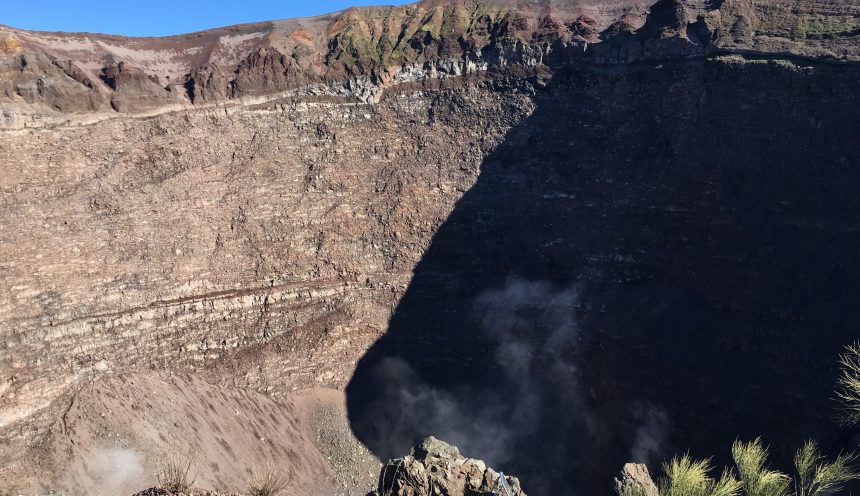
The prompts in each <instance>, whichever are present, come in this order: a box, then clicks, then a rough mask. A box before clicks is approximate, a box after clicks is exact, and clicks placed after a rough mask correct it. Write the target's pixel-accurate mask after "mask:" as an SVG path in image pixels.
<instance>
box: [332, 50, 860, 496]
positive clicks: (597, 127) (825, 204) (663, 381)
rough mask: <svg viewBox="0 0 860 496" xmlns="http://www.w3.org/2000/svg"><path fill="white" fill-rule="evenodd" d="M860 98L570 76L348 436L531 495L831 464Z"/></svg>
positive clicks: (441, 268) (452, 235) (733, 63)
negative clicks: (419, 447) (430, 446)
mask: <svg viewBox="0 0 860 496" xmlns="http://www.w3.org/2000/svg"><path fill="white" fill-rule="evenodd" d="M858 81H860V73H858V68H857V67H856V66H849V65H846V66H839V65H828V64H810V63H804V62H799V61H795V62H789V61H762V60H758V61H751V60H746V59H743V58H739V57H720V58H713V59H678V60H673V61H663V62H661V63H660V64H637V65H634V66H622V67H619V66H611V67H607V66H598V67H595V66H590V67H589V66H574V67H571V68H569V69H568V70H562V71H559V72H557V73H556V74H555V75H554V76H553V77H552V79H551V80H550V81H548V82H547V83H546V87H545V88H544V89H543V90H540V91H537V93H536V95H535V105H536V109H535V111H534V112H533V113H531V114H530V116H529V117H528V118H527V119H525V120H523V121H522V122H520V123H519V124H518V125H517V126H515V127H514V128H513V129H511V131H509V132H508V134H507V135H506V138H505V140H504V142H502V143H501V144H500V145H499V147H498V148H496V149H495V150H494V151H493V152H492V153H491V154H489V155H488V156H487V157H486V158H485V159H484V161H483V163H482V166H481V175H480V176H479V178H478V181H477V182H476V184H475V186H473V187H472V188H471V189H470V190H469V191H468V192H467V193H466V194H465V195H464V196H463V198H462V199H461V200H460V201H459V202H458V204H457V207H456V208H455V209H454V211H453V212H452V214H451V215H450V216H449V217H448V219H447V220H446V222H445V224H443V225H442V226H441V227H440V228H439V231H438V232H437V234H436V236H435V237H434V239H433V242H432V244H431V245H430V247H429V248H428V250H427V251H426V253H425V254H424V256H423V257H422V259H421V262H420V263H419V264H418V265H417V266H416V268H415V271H414V275H413V277H412V280H411V283H410V286H409V289H408V290H407V292H406V293H405V294H404V296H403V298H402V299H401V300H400V302H399V304H398V307H397V309H396V310H395V312H394V314H393V316H392V319H391V321H390V322H389V325H388V330H387V332H386V334H385V335H384V336H383V337H382V338H381V339H380V340H379V341H378V342H377V343H375V344H374V346H373V348H371V349H370V350H369V351H368V353H367V354H365V356H364V357H363V358H362V360H361V362H360V363H359V366H358V367H357V369H356V373H355V374H354V376H353V378H352V381H351V383H350V386H349V387H348V389H347V390H348V393H349V397H350V411H351V419H352V421H353V426H354V429H355V431H356V433H357V434H358V435H359V437H360V438H361V439H363V440H364V441H365V442H366V443H367V444H368V446H369V447H371V448H372V449H373V450H374V451H375V452H376V453H378V454H379V455H380V457H382V458H388V457H390V456H391V455H392V454H396V453H398V452H402V451H403V450H405V449H407V447H408V446H409V445H411V443H412V440H414V439H416V438H420V437H422V436H425V435H430V434H433V435H438V436H440V437H445V438H450V439H451V441H452V442H454V443H455V444H457V445H458V446H462V447H463V449H464V450H466V449H468V450H469V452H470V453H473V456H476V457H479V458H481V459H485V460H487V461H488V463H492V464H493V465H494V466H499V467H503V468H504V469H505V470H506V471H510V472H512V473H516V474H518V475H519V476H520V477H521V478H522V480H523V484H524V488H525V490H526V491H528V492H530V493H540V494H558V493H562V494H564V493H569V492H574V491H583V492H585V493H588V494H601V493H602V492H605V491H606V490H607V487H608V486H609V485H610V482H611V479H612V476H613V475H614V474H613V473H614V471H615V470H616V469H617V467H620V466H621V465H622V464H623V463H625V462H628V461H631V457H633V460H634V461H637V462H648V463H658V462H659V461H660V460H661V459H663V458H665V457H666V456H668V455H670V454H671V453H673V452H683V451H686V450H691V452H692V453H693V454H695V455H696V456H698V457H700V458H707V457H709V456H712V455H714V454H716V456H717V457H718V458H717V459H718V460H720V461H724V460H726V459H727V457H728V453H727V452H726V449H725V447H726V446H729V445H730V444H731V442H732V441H733V440H734V439H736V438H737V437H739V436H740V438H742V439H748V438H754V437H756V436H759V435H761V436H764V438H765V439H766V440H767V441H768V443H770V444H771V445H772V447H773V449H774V452H775V453H777V455H776V459H777V460H778V463H790V457H791V454H792V453H793V450H794V449H796V447H797V446H798V445H800V444H801V443H802V442H803V440H804V439H805V438H807V437H814V438H818V439H821V440H823V441H822V442H825V443H827V444H829V445H830V446H832V447H833V448H834V449H837V448H838V447H839V446H840V443H841V442H842V440H844V439H845V438H846V437H847V436H846V435H845V433H844V432H843V431H842V430H840V428H839V425H838V424H837V423H836V422H835V413H836V412H835V411H834V409H833V406H834V405H833V402H832V400H831V396H832V387H833V386H832V385H833V384H834V381H835V377H836V357H837V356H838V354H839V353H840V351H841V349H842V347H843V346H844V345H846V344H848V343H850V342H851V341H852V340H854V339H856V336H857V325H856V321H857V319H858V318H860V316H858V315H857V308H856V306H855V305H854V304H853V303H851V302H853V301H854V300H855V299H856V298H858V297H860V284H858V283H857V278H856V277H855V275H856V274H857V273H858V272H860V267H858V266H857V263H856V257H855V256H854V254H855V253H857V250H860V238H858V229H857V219H858V211H860V205H858V203H857V197H856V195H855V194H854V192H853V191H854V188H855V186H856V185H857V184H858V183H860V175H858V169H857V167H856V166H857V164H860V151H858V150H857V148H856V146H854V143H855V139H854V138H853V135H854V134H855V130H856V129H858V126H860V117H858V116H860V111H858V109H860V100H858V96H857V95H858V93H857V91H856V89H857V85H858ZM395 405H400V406H399V407H397V406H395ZM485 432H493V433H494V435H492V436H487V435H485V434H484V433H485ZM704 447H708V448H707V449H706V448H704ZM547 473H552V474H553V475H552V476H550V477H546V476H542V475H541V474H547ZM535 484H546V485H538V486H536V485H535Z"/></svg>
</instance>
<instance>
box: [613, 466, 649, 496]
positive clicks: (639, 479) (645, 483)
mask: <svg viewBox="0 0 860 496" xmlns="http://www.w3.org/2000/svg"><path fill="white" fill-rule="evenodd" d="M615 492H616V493H618V495H619V496H659V492H658V490H657V484H654V480H653V479H651V474H650V473H649V472H648V467H646V466H645V465H642V464H641V463H628V464H626V465H624V468H623V469H621V477H620V478H617V479H615Z"/></svg>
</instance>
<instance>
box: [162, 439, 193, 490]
mask: <svg viewBox="0 0 860 496" xmlns="http://www.w3.org/2000/svg"><path fill="white" fill-rule="evenodd" d="M194 458H195V453H194V451H193V450H181V449H170V450H168V451H166V452H164V453H163V454H162V456H161V459H159V460H158V463H157V465H156V473H155V476H156V478H157V479H158V486H159V487H161V488H162V489H166V490H168V491H170V492H173V493H182V494H190V493H191V489H192V488H193V487H194V476H193V475H192V474H191V467H192V466H193V465H194Z"/></svg>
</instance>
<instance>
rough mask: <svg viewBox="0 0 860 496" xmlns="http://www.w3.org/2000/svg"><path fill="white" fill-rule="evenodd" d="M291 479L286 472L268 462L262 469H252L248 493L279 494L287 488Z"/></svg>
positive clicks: (254, 494) (269, 495)
mask: <svg viewBox="0 0 860 496" xmlns="http://www.w3.org/2000/svg"><path fill="white" fill-rule="evenodd" d="M288 483H289V479H288V478H287V477H286V476H285V475H284V472H283V471H281V470H280V469H278V467H276V466H275V465H274V464H271V463H270V464H268V465H266V466H265V467H263V469H262V470H259V471H258V470H252V471H251V477H250V478H249V479H248V494H249V495H250V496H278V495H279V494H281V493H283V492H284V491H285V490H286V489H287V484H288Z"/></svg>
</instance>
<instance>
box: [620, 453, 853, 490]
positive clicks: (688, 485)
mask: <svg viewBox="0 0 860 496" xmlns="http://www.w3.org/2000/svg"><path fill="white" fill-rule="evenodd" d="M732 456H733V458H734V462H735V468H734V469H726V470H724V471H723V473H722V475H721V476H720V478H719V479H714V478H713V477H712V476H711V472H713V467H712V466H711V463H710V460H694V459H692V458H691V457H690V456H689V455H684V456H682V457H680V458H679V457H675V458H673V459H672V461H670V462H668V463H666V464H664V465H663V472H664V474H665V475H664V477H662V478H661V479H660V483H659V485H658V487H659V494H660V496H825V495H830V494H836V493H838V492H839V491H840V490H841V489H842V488H843V486H844V485H845V483H847V482H848V481H851V480H856V479H860V472H858V471H857V470H856V469H855V468H854V467H853V466H852V465H853V464H854V462H855V461H857V457H856V456H855V455H852V454H840V455H839V456H837V457H836V459H835V460H833V461H828V460H827V459H826V458H825V457H824V456H823V455H822V454H821V452H820V450H819V447H818V444H817V443H816V442H815V441H807V442H806V444H804V445H803V447H802V448H801V449H799V450H798V451H797V453H796V454H795V456H794V465H795V470H796V472H797V473H796V474H795V477H794V478H793V479H792V477H790V476H789V475H787V474H784V473H782V472H779V471H776V470H771V469H770V468H768V466H767V457H768V449H767V447H766V446H764V445H763V444H762V441H761V439H756V440H754V441H750V442H748V443H744V442H741V441H736V442H735V443H734V444H733V445H732ZM792 483H793V484H792ZM792 488H793V489H792ZM615 492H616V493H617V494H618V496H644V493H643V491H641V490H640V489H639V488H638V487H636V486H629V485H628V486H624V485H623V484H620V483H617V484H616V487H615Z"/></svg>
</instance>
